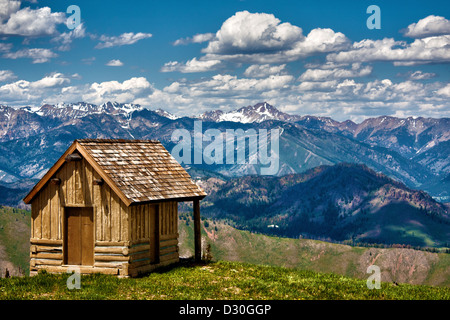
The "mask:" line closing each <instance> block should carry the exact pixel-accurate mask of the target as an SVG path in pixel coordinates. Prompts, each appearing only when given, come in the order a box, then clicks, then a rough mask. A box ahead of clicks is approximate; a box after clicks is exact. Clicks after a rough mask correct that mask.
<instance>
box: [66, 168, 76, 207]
mask: <svg viewBox="0 0 450 320" xmlns="http://www.w3.org/2000/svg"><path fill="white" fill-rule="evenodd" d="M65 166H66V200H67V203H66V205H72V204H74V201H73V198H74V197H73V190H74V179H73V176H74V174H73V166H74V164H73V162H66V165H65Z"/></svg>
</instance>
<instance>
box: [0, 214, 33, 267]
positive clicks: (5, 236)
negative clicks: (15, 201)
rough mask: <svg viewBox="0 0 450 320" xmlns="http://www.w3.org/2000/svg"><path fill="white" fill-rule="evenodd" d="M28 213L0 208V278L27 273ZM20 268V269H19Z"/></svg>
mask: <svg viewBox="0 0 450 320" xmlns="http://www.w3.org/2000/svg"><path fill="white" fill-rule="evenodd" d="M30 220H31V219H30V211H26V210H22V209H17V208H10V207H3V206H0V276H4V274H5V269H6V268H7V269H8V271H9V273H10V275H19V274H20V273H23V274H28V273H29V263H30V261H29V258H30ZM19 268H20V269H19Z"/></svg>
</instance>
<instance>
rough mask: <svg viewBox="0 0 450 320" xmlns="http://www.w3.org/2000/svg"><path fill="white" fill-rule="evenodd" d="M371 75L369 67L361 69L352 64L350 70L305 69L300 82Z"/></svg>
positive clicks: (356, 64)
mask: <svg viewBox="0 0 450 320" xmlns="http://www.w3.org/2000/svg"><path fill="white" fill-rule="evenodd" d="M371 73H372V67H371V66H365V67H363V68H361V65H360V64H359V63H354V64H353V65H352V68H351V69H342V68H334V69H307V70H306V71H305V72H304V73H303V74H302V75H301V76H300V77H299V80H300V81H325V80H331V79H342V78H355V77H364V76H367V75H369V74H371Z"/></svg>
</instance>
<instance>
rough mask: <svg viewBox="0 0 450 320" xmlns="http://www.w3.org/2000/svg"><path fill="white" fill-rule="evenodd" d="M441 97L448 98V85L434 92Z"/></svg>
mask: <svg viewBox="0 0 450 320" xmlns="http://www.w3.org/2000/svg"><path fill="white" fill-rule="evenodd" d="M436 93H437V94H439V95H441V96H446V97H450V83H448V84H447V85H446V86H445V87H442V88H440V89H439V90H437V91H436Z"/></svg>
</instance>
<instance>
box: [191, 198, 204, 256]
mask: <svg viewBox="0 0 450 320" xmlns="http://www.w3.org/2000/svg"><path fill="white" fill-rule="evenodd" d="M193 205H194V247H195V255H194V257H195V261H197V262H199V261H201V259H202V236H201V229H200V200H194V201H193Z"/></svg>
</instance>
